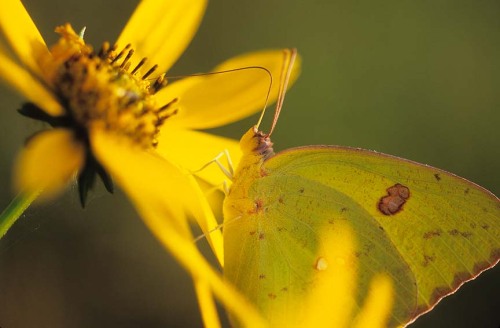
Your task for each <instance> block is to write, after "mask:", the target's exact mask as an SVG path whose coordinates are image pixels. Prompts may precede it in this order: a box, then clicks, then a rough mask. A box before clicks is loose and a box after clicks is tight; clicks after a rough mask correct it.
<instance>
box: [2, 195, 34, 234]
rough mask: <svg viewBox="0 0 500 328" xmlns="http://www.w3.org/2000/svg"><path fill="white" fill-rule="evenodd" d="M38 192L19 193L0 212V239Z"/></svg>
mask: <svg viewBox="0 0 500 328" xmlns="http://www.w3.org/2000/svg"><path fill="white" fill-rule="evenodd" d="M39 194H40V192H38V191H37V192H33V193H30V194H22V193H21V194H19V195H17V196H16V198H14V199H13V200H12V201H11V202H10V204H9V205H8V206H7V208H5V210H4V211H3V212H2V214H0V239H1V238H2V237H3V236H4V235H5V234H6V233H7V231H8V230H9V229H10V227H12V225H13V224H14V223H15V222H16V221H17V219H19V217H20V216H21V215H22V214H23V213H24V211H25V210H26V209H27V208H28V206H30V204H31V203H32V202H33V201H34V200H35V199H36V198H37V197H38V195H39Z"/></svg>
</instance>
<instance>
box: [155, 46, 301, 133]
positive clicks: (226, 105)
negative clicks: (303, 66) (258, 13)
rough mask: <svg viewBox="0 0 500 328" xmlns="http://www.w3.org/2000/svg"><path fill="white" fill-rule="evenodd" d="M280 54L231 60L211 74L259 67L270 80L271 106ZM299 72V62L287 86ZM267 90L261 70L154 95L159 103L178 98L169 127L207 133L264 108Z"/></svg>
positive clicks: (187, 82) (190, 82)
mask: <svg viewBox="0 0 500 328" xmlns="http://www.w3.org/2000/svg"><path fill="white" fill-rule="evenodd" d="M283 61H284V53H283V50H267V51H260V52H254V53H248V54H245V55H241V56H238V57H234V58H232V59H230V60H228V61H226V62H224V63H222V64H221V65H219V66H217V67H216V68H215V69H214V72H218V71H225V70H231V69H235V68H243V67H250V66H260V67H264V68H266V69H268V70H269V71H270V72H271V74H272V78H273V84H272V89H271V94H270V101H269V103H272V102H274V101H275V100H276V98H277V96H278V89H279V83H278V82H279V81H278V80H279V77H280V74H281V71H282V69H283ZM299 72H300V58H297V61H296V64H295V66H294V68H293V71H292V74H291V76H290V84H289V85H292V84H293V82H294V81H295V80H296V79H297V77H298V74H299ZM269 86H270V78H269V75H268V74H267V73H266V72H265V71H264V70H262V69H245V70H239V71H236V72H228V73H221V74H215V75H207V76H201V77H199V76H197V77H190V78H186V79H184V80H181V81H178V82H175V83H172V84H171V85H168V86H167V87H166V88H164V89H163V90H160V92H159V93H158V94H157V96H158V100H159V102H160V103H167V102H168V101H170V100H172V99H174V98H179V103H178V107H179V109H180V110H179V112H178V114H177V115H175V116H173V117H172V118H171V119H170V120H171V123H172V124H176V125H177V126H180V127H184V128H190V129H208V128H214V127H218V126H222V125H225V124H228V123H232V122H235V121H238V120H240V119H242V118H244V117H247V116H249V115H251V114H254V113H256V112H258V111H260V110H262V108H263V107H264V104H265V101H266V96H267V93H268V90H269Z"/></svg>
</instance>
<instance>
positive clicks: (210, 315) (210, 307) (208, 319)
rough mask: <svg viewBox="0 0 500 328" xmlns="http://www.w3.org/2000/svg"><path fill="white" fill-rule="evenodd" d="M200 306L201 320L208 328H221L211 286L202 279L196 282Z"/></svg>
mask: <svg viewBox="0 0 500 328" xmlns="http://www.w3.org/2000/svg"><path fill="white" fill-rule="evenodd" d="M194 287H195V290H196V296H197V297H198V304H199V305H200V313H201V318H202V319H203V324H204V326H205V327H206V328H220V327H221V325H220V321H219V315H218V313H217V308H216V306H215V302H214V298H213V295H212V291H211V290H210V285H209V284H208V283H207V282H206V281H204V280H201V279H197V280H195V281H194Z"/></svg>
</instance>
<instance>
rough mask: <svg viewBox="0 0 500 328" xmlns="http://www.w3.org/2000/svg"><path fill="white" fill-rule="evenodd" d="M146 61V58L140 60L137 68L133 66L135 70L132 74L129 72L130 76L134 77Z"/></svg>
mask: <svg viewBox="0 0 500 328" xmlns="http://www.w3.org/2000/svg"><path fill="white" fill-rule="evenodd" d="M146 60H148V59H147V58H146V57H144V58H142V59H141V61H140V62H139V64H137V66H135V68H134V69H133V70H132V72H130V74H132V75H134V74H135V73H137V71H138V70H139V68H141V67H142V65H144V63H146Z"/></svg>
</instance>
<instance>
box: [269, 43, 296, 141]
mask: <svg viewBox="0 0 500 328" xmlns="http://www.w3.org/2000/svg"><path fill="white" fill-rule="evenodd" d="M284 58H285V59H284V60H283V67H282V69H281V74H280V85H279V91H278V100H277V101H276V110H275V111H274V118H273V123H272V125H271V130H270V131H269V133H267V134H266V137H269V136H270V135H271V134H272V133H273V131H274V128H275V127H276V123H277V122H278V117H279V116H280V112H281V108H282V107H283V102H284V101H285V94H286V89H287V87H288V83H289V82H290V76H291V75H292V68H293V65H294V63H295V59H296V58H297V49H295V48H292V49H286V50H285V51H284Z"/></svg>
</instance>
